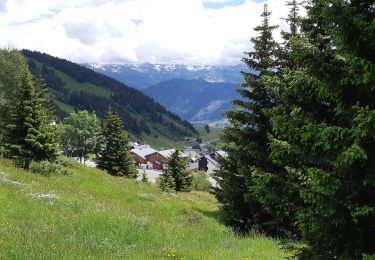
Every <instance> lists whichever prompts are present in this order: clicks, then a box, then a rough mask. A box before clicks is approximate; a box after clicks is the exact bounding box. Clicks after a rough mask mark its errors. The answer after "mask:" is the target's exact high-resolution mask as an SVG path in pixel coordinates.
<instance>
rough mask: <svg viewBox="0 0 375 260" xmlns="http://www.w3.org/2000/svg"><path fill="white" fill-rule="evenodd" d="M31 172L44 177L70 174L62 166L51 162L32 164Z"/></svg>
mask: <svg viewBox="0 0 375 260" xmlns="http://www.w3.org/2000/svg"><path fill="white" fill-rule="evenodd" d="M30 171H31V172H33V173H37V174H41V175H44V176H51V175H66V174H68V172H67V170H66V169H65V168H64V167H62V166H61V165H60V164H57V163H53V162H49V161H41V162H32V163H31V165H30Z"/></svg>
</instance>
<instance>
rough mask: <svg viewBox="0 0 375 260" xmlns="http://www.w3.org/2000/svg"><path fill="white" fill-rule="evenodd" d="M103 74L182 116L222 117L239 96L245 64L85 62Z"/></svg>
mask: <svg viewBox="0 0 375 260" xmlns="http://www.w3.org/2000/svg"><path fill="white" fill-rule="evenodd" d="M84 66H86V67H88V68H90V69H93V70H95V71H97V72H99V73H102V74H104V75H107V76H109V77H112V78H115V79H117V80H119V81H120V82H123V83H125V84H127V85H128V86H131V87H134V88H137V89H140V90H142V91H143V92H144V93H145V94H146V95H148V96H150V97H152V98H154V99H155V100H156V101H157V102H159V103H161V104H162V105H164V106H165V107H166V108H167V109H168V110H170V111H172V112H173V113H176V114H177V115H179V116H180V117H181V118H182V119H185V120H189V121H192V122H196V121H208V122H210V121H217V120H222V119H223V115H222V112H223V111H224V110H228V109H230V108H231V105H230V101H231V100H233V99H235V98H238V97H239V96H238V94H237V92H236V89H238V86H237V85H238V84H239V83H241V82H243V76H242V74H241V71H248V68H247V67H246V66H245V65H241V64H240V65H232V66H212V65H182V64H149V63H145V64H133V65H129V64H84Z"/></svg>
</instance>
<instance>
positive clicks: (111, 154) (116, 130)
mask: <svg viewBox="0 0 375 260" xmlns="http://www.w3.org/2000/svg"><path fill="white" fill-rule="evenodd" d="M103 137H104V147H103V150H102V151H101V157H99V161H98V167H99V168H101V169H103V170H106V171H107V172H108V173H109V174H111V175H115V176H126V177H130V178H136V177H137V173H138V171H137V168H136V165H135V163H134V162H133V158H132V155H131V153H130V146H129V137H128V134H127V132H126V131H125V130H124V123H123V122H122V120H121V118H120V117H119V116H118V115H117V114H115V113H114V112H113V111H112V109H111V108H109V110H108V112H107V113H106V116H105V122H104V128H103Z"/></svg>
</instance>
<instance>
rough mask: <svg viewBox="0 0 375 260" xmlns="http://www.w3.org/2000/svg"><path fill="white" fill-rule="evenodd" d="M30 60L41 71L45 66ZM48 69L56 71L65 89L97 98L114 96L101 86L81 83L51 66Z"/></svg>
mask: <svg viewBox="0 0 375 260" xmlns="http://www.w3.org/2000/svg"><path fill="white" fill-rule="evenodd" d="M30 60H32V61H34V63H35V64H36V66H37V67H38V68H39V69H41V68H42V66H43V64H42V63H41V62H39V61H37V60H34V59H30ZM47 67H48V68H49V69H53V70H54V71H55V73H56V75H57V76H58V77H59V78H60V79H61V80H62V81H63V82H64V83H65V85H64V87H65V88H67V89H70V90H72V91H74V92H80V91H83V92H86V93H89V94H94V95H96V96H102V97H110V96H111V95H112V94H113V92H112V91H110V90H109V89H105V88H102V87H99V86H96V85H94V84H91V83H87V82H85V83H79V82H77V81H76V80H74V79H73V78H71V77H70V76H69V75H67V74H65V73H63V72H61V71H59V70H56V69H54V68H52V67H50V66H47Z"/></svg>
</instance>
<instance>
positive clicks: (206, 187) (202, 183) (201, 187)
mask: <svg viewBox="0 0 375 260" xmlns="http://www.w3.org/2000/svg"><path fill="white" fill-rule="evenodd" d="M211 188H212V184H211V182H210V181H209V180H208V179H207V176H206V174H205V173H204V172H197V173H194V174H193V182H192V189H193V190H197V191H210V190H211Z"/></svg>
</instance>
